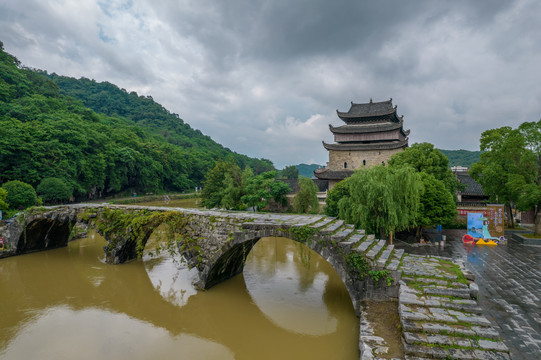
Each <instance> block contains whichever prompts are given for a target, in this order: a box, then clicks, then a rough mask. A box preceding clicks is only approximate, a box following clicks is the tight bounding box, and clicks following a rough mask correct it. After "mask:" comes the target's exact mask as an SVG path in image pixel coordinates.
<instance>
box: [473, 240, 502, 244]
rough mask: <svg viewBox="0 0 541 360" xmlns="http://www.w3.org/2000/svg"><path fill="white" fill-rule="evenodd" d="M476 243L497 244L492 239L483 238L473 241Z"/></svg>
mask: <svg viewBox="0 0 541 360" xmlns="http://www.w3.org/2000/svg"><path fill="white" fill-rule="evenodd" d="M475 244H476V245H498V244H497V243H495V242H494V241H492V240H490V239H489V240H488V241H487V240H485V239H479V241H477V242H476V243H475Z"/></svg>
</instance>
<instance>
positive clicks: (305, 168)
mask: <svg viewBox="0 0 541 360" xmlns="http://www.w3.org/2000/svg"><path fill="white" fill-rule="evenodd" d="M295 167H296V168H297V170H299V176H305V177H307V178H312V177H313V176H314V170H316V169H317V168H319V167H321V165H317V164H310V165H308V164H299V165H295Z"/></svg>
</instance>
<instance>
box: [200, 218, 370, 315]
mask: <svg viewBox="0 0 541 360" xmlns="http://www.w3.org/2000/svg"><path fill="white" fill-rule="evenodd" d="M243 227H244V230H245V231H242V232H237V233H235V234H234V235H233V237H232V238H231V240H230V241H229V242H228V243H226V244H224V246H223V247H222V248H221V249H220V251H218V252H217V253H216V254H214V256H213V257H211V258H210V259H209V260H208V262H207V263H206V265H205V267H204V268H203V270H202V271H201V272H200V281H199V284H198V285H199V286H200V287H201V288H204V289H209V288H211V287H212V286H214V285H216V284H218V283H220V282H223V281H225V280H227V279H229V278H231V277H233V276H235V275H237V274H239V273H241V272H242V270H243V268H244V263H245V260H246V257H247V256H248V254H249V253H250V251H251V250H252V248H253V247H254V245H255V244H256V243H257V242H258V241H259V240H260V239H261V238H263V237H282V238H287V239H290V240H292V241H294V242H297V243H299V244H302V245H305V246H307V247H308V248H309V249H310V250H312V251H314V252H315V253H317V254H318V255H320V256H321V257H322V258H323V259H325V260H326V261H327V262H328V263H329V264H330V265H331V266H332V268H333V269H334V270H335V272H336V273H337V274H338V276H339V277H340V279H341V280H342V282H343V284H344V286H345V287H346V289H347V291H348V293H349V296H350V299H351V302H352V304H353V307H354V309H355V311H356V312H357V311H358V308H359V307H358V305H359V301H360V299H361V297H362V293H363V287H364V285H363V284H360V283H357V282H354V281H352V279H351V277H350V276H349V275H348V271H347V268H346V265H345V263H344V258H343V254H342V253H341V252H340V251H339V250H338V249H337V248H334V249H332V248H330V247H329V246H327V240H328V239H327V237H326V236H325V235H321V234H319V233H318V232H317V230H315V229H314V231H313V232H309V235H308V236H305V237H303V238H299V236H298V235H296V233H295V229H299V228H298V227H290V228H289V229H285V228H284V227H283V226H282V225H263V226H261V225H257V224H256V225H252V224H250V223H248V224H244V226H243Z"/></svg>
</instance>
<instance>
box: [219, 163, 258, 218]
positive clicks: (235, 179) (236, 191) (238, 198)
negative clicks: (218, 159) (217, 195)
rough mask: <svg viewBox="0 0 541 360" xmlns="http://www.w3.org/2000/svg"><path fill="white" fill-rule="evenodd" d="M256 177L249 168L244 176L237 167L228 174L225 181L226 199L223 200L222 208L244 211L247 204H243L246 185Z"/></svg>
mask: <svg viewBox="0 0 541 360" xmlns="http://www.w3.org/2000/svg"><path fill="white" fill-rule="evenodd" d="M253 176H254V173H253V172H252V169H251V168H249V167H247V168H246V169H244V171H243V172H242V174H241V173H240V168H239V167H238V166H235V167H233V168H232V169H231V171H230V172H229V173H227V174H226V178H225V180H224V185H225V189H224V197H223V198H222V202H221V204H222V207H223V208H224V209H228V210H244V209H246V204H244V202H242V197H243V196H244V195H245V193H246V190H245V187H246V184H247V183H248V181H249V180H250V179H251V178H252V177H253Z"/></svg>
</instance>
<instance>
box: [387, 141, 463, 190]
mask: <svg viewBox="0 0 541 360" xmlns="http://www.w3.org/2000/svg"><path fill="white" fill-rule="evenodd" d="M389 165H390V166H401V165H408V166H411V167H413V168H414V169H415V170H416V171H417V172H425V173H427V174H431V175H433V176H434V177H435V178H436V179H437V180H440V181H442V182H443V184H444V185H445V187H446V188H447V189H448V190H449V192H450V193H451V194H453V195H454V194H455V192H456V189H457V186H458V181H457V180H456V177H455V176H454V175H453V172H452V171H451V169H450V168H449V159H448V158H447V157H446V156H445V155H443V154H442V153H441V151H439V150H438V149H436V148H434V145H432V144H430V143H426V142H425V143H416V144H413V145H412V146H411V147H407V148H406V149H405V150H404V151H402V152H399V153H397V154H394V155H393V156H392V157H391V159H390V160H389Z"/></svg>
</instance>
